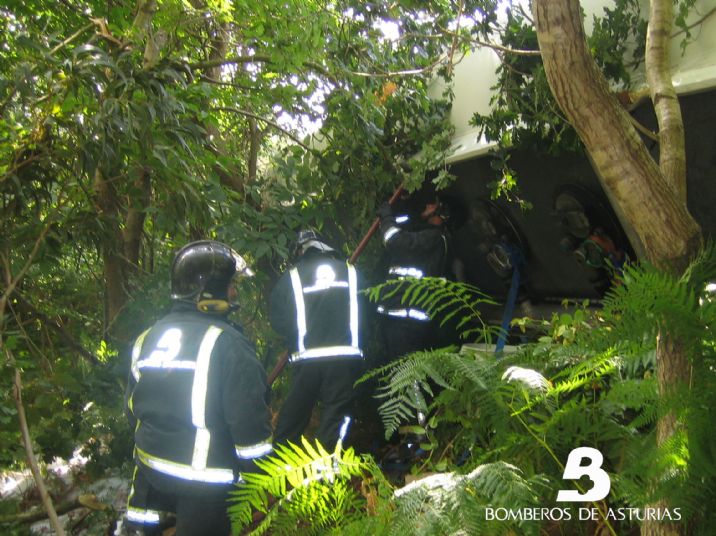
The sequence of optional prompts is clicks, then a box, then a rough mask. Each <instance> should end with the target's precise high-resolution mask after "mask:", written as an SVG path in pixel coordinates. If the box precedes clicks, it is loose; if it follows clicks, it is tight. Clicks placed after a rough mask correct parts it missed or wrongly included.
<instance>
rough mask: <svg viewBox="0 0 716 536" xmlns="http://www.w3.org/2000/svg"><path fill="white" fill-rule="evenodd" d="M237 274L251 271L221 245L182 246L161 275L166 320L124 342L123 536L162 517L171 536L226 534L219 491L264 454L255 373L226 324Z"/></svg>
mask: <svg viewBox="0 0 716 536" xmlns="http://www.w3.org/2000/svg"><path fill="white" fill-rule="evenodd" d="M242 275H251V272H250V270H248V268H247V266H246V263H245V262H244V260H243V259H242V258H241V257H240V256H239V255H238V254H237V253H236V252H235V251H233V250H232V249H231V248H230V247H228V246H226V245H225V244H222V243H220V242H215V241H209V240H205V241H199V242H193V243H190V244H188V245H186V246H185V247H183V248H182V249H181V250H180V251H179V253H178V254H177V255H176V257H175V259H174V262H173V264H172V268H171V292H172V299H173V300H174V302H173V306H172V309H171V311H170V313H169V314H168V315H166V316H164V317H163V318H162V319H160V320H159V321H158V322H157V323H156V324H154V326H152V327H151V328H149V329H148V330H147V331H145V332H144V333H142V334H141V335H140V336H139V337H138V338H137V340H136V342H135V343H134V347H133V350H132V363H131V371H130V375H129V384H128V388H127V410H128V411H127V413H128V416H129V419H130V421H131V423H132V424H133V425H134V426H135V434H134V442H135V448H134V455H135V463H136V467H135V472H134V481H133V485H132V489H131V491H130V495H129V500H128V508H127V515H126V521H127V525H128V528H130V529H139V530H143V532H144V534H159V533H161V530H162V528H163V527H162V524H163V523H164V520H165V517H167V516H166V513H167V512H172V513H174V514H175V515H176V535H177V536H193V535H197V536H199V535H201V536H210V535H218V536H226V535H228V534H229V533H230V530H231V525H230V521H229V518H228V515H227V512H226V509H227V503H226V499H227V497H228V493H229V491H231V490H232V489H234V484H235V483H237V482H240V481H241V472H242V471H251V470H252V469H253V468H254V461H255V460H256V459H257V458H259V457H261V456H264V455H266V454H268V453H269V452H271V450H272V440H271V421H270V414H269V409H268V406H267V395H268V388H267V385H266V374H265V371H264V369H263V367H262V366H261V365H260V364H259V362H258V361H257V360H256V357H255V353H254V348H253V346H252V344H251V343H250V342H249V341H248V339H247V338H246V337H245V336H244V334H243V333H242V331H241V329H240V328H238V327H237V326H235V325H234V324H231V323H230V322H229V321H228V320H227V318H226V316H227V314H228V313H229V312H230V311H231V310H232V308H233V304H232V299H233V298H234V297H235V290H234V288H233V286H232V281H233V280H234V278H236V277H240V276H242Z"/></svg>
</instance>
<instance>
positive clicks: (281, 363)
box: [266, 183, 403, 387]
mask: <svg viewBox="0 0 716 536" xmlns="http://www.w3.org/2000/svg"><path fill="white" fill-rule="evenodd" d="M402 192H403V183H400V186H398V187H397V188H396V189H395V192H393V195H392V196H391V198H390V199H388V204H389V205H392V204H393V203H395V202H396V201H397V200H398V197H400V194H401V193H402ZM378 227H380V218H376V219H375V220H373V223H372V224H371V226H370V228H369V229H368V232H367V233H366V234H365V236H364V237H363V240H361V241H360V244H358V247H357V248H356V249H355V251H354V252H353V255H351V257H350V259H348V262H350V263H351V264H355V262H356V260H358V257H360V255H361V253H363V250H364V249H365V247H366V246H367V245H368V242H370V239H371V238H372V237H373V235H374V234H375V232H376V231H377V230H378ZM286 363H288V350H287V351H285V352H284V353H282V354H281V357H279V358H278V362H277V363H276V365H275V366H274V368H273V370H272V371H271V373H270V374H269V375H268V377H267V379H266V381H267V382H268V384H269V387H271V385H273V382H274V381H276V378H278V375H279V374H281V371H282V370H283V368H284V367H285V366H286Z"/></svg>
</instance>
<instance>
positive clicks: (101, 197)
mask: <svg viewBox="0 0 716 536" xmlns="http://www.w3.org/2000/svg"><path fill="white" fill-rule="evenodd" d="M93 187H94V195H95V206H96V209H97V214H98V215H99V217H100V219H101V220H102V221H103V223H104V226H105V229H107V232H108V235H109V236H107V237H106V238H105V239H104V240H103V242H102V244H101V250H102V252H101V253H102V261H103V270H104V282H105V302H106V308H107V324H108V326H111V324H112V322H113V321H114V319H115V318H117V315H118V314H119V312H120V311H121V310H122V308H123V307H124V306H125V304H126V303H127V298H128V295H127V290H126V273H125V260H124V257H123V254H124V240H123V236H122V232H121V230H120V229H119V201H118V199H117V194H116V191H115V189H114V186H113V185H112V184H111V182H110V181H108V180H107V179H105V177H104V176H103V174H102V171H101V170H100V169H99V167H98V168H97V169H96V170H95V174H94V184H93ZM105 329H106V330H109V327H106V328H105Z"/></svg>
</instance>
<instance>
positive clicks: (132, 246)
mask: <svg viewBox="0 0 716 536" xmlns="http://www.w3.org/2000/svg"><path fill="white" fill-rule="evenodd" d="M135 187H136V192H137V193H138V195H137V196H136V197H135V198H133V199H128V200H127V204H128V207H129V208H128V209H127V217H126V220H125V221H126V223H125V225H124V230H123V231H122V235H123V239H124V257H125V259H126V262H127V265H128V268H130V269H131V270H134V269H136V267H137V266H138V265H139V253H140V249H141V244H142V233H143V231H144V220H145V219H146V216H147V212H146V209H147V207H148V206H149V204H150V202H151V196H152V183H151V180H150V176H149V170H148V169H147V168H145V167H142V170H141V171H140V172H139V176H138V177H137V179H136V181H135Z"/></svg>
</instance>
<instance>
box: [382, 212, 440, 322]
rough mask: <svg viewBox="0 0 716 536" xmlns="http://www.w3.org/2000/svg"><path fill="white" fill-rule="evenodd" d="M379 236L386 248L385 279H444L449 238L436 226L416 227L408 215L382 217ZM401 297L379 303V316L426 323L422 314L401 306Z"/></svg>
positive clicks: (398, 294) (388, 298)
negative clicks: (380, 234)
mask: <svg viewBox="0 0 716 536" xmlns="http://www.w3.org/2000/svg"><path fill="white" fill-rule="evenodd" d="M381 233H382V234H383V244H384V245H385V259H386V263H387V266H386V269H387V274H386V279H387V280H393V279H406V278H414V279H420V278H423V277H444V276H445V273H446V269H447V264H448V253H449V247H448V238H447V235H446V233H445V231H444V230H443V229H442V228H441V227H438V226H434V225H429V224H423V225H419V226H415V225H413V224H412V222H410V220H409V219H408V217H407V216H395V217H388V218H384V219H383V220H382V221H381ZM401 300H402V294H401V293H396V294H395V295H393V296H391V297H384V298H381V299H380V300H379V304H378V306H377V311H378V313H380V314H383V315H388V316H391V317H397V318H406V319H408V320H415V321H427V320H429V317H428V315H427V314H426V313H425V311H423V310H421V309H419V308H416V307H407V306H405V305H403V304H401Z"/></svg>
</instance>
